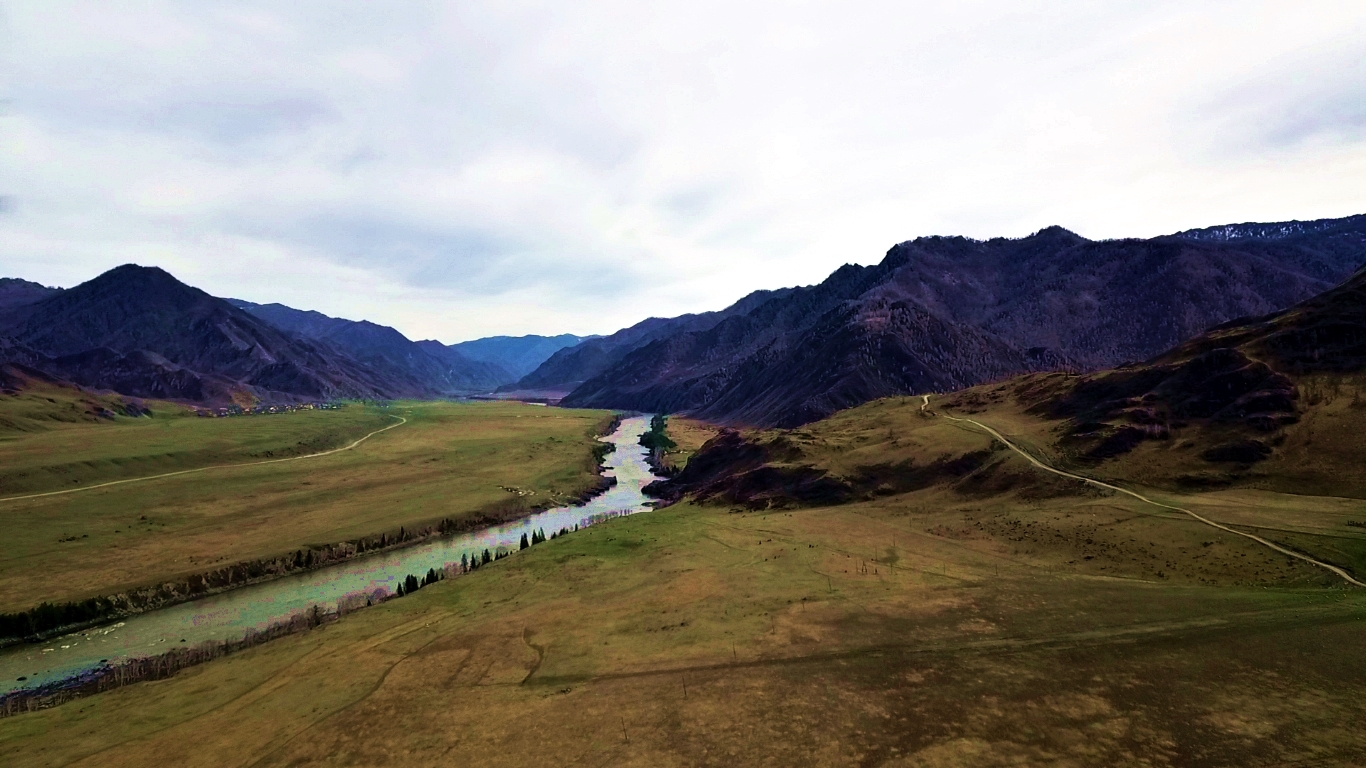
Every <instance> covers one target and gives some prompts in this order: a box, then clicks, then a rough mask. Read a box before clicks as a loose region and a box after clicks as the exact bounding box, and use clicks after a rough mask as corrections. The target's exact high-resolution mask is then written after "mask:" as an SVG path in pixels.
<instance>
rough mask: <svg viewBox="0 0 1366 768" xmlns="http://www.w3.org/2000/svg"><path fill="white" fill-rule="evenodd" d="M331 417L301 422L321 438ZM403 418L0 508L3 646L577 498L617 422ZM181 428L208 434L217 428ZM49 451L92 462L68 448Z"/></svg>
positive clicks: (480, 415) (149, 442)
mask: <svg viewBox="0 0 1366 768" xmlns="http://www.w3.org/2000/svg"><path fill="white" fill-rule="evenodd" d="M343 414H345V412H340V413H338V414H323V413H316V414H307V415H308V416H309V418H311V419H314V420H315V421H318V424H317V425H316V426H317V428H319V429H330V428H333V425H332V421H331V420H332V419H333V418H334V417H336V418H343ZM405 415H406V417H407V418H408V419H409V420H410V422H411V423H409V424H406V425H404V426H402V427H401V428H399V429H397V430H393V431H389V432H385V433H383V434H382V435H380V436H376V437H374V438H372V439H370V440H368V441H366V442H365V443H364V444H363V445H361V446H360V447H359V448H357V449H356V450H354V451H346V452H343V453H340V454H334V455H331V456H327V457H325V458H320V459H316V460H313V461H309V462H289V463H283V464H273V465H272V464H267V465H264V466H243V467H241V468H237V467H226V468H222V469H218V470H215V471H214V472H213V473H212V475H205V474H201V475H197V476H196V475H188V476H187V475H180V476H174V477H168V478H165V479H157V480H153V481H148V482H143V483H134V484H131V485H116V486H113V487H111V488H100V489H91V490H90V491H88V492H86V493H76V494H72V495H66V496H55V497H44V498H36V499H31V500H24V501H17V502H11V503H9V504H8V505H6V509H5V512H6V515H7V529H8V530H7V538H8V542H7V547H6V549H5V551H4V552H3V553H0V606H4V607H5V608H8V610H7V611H0V647H3V646H4V645H8V644H13V643H15V642H22V641H23V640H25V639H27V640H34V639H40V638H42V637H49V636H52V635H54V634H59V633H61V632H65V631H71V630H73V629H76V628H79V627H82V626H91V625H93V624H96V623H100V622H106V621H110V620H114V619H116V618H119V617H126V616H131V615H136V614H138V613H141V612H145V611H148V610H156V609H158V608H162V607H166V606H168V605H174V604H176V603H179V602H184V601H185V600H192V599H198V598H201V597H204V596H207V595H213V594H219V593H221V592H223V591H225V590H231V589H237V588H241V587H244V586H250V585H252V584H257V583H260V582H262V581H268V580H270V579H274V578H280V577H282V576H286V575H289V574H293V573H301V572H307V571H309V570H314V569H317V568H322V567H327V566H329V565H333V564H336V563H339V562H345V561H347V560H350V559H353V558H355V557H358V556H362V555H370V554H373V553H379V552H386V551H391V550H394V549H396V548H402V547H407V546H414V545H420V544H422V543H423V542H425V541H428V540H431V539H432V538H434V537H437V536H441V535H451V534H457V533H460V532H465V531H469V530H473V529H475V528H478V527H483V526H487V525H493V524H498V523H503V522H507V521H509V520H513V519H516V518H518V517H520V516H525V515H528V514H534V513H535V512H537V511H539V510H543V509H547V508H551V507H553V506H557V505H561V504H566V503H582V502H584V501H586V500H588V499H591V498H593V497H594V496H595V495H597V494H600V493H602V492H603V491H604V490H606V489H607V487H608V486H607V485H605V481H604V480H603V479H602V474H601V467H602V454H601V449H600V448H599V446H601V445H602V444H601V442H599V441H597V440H596V439H595V438H597V437H601V436H602V435H603V434H605V433H607V432H608V431H610V430H611V429H613V428H614V427H615V420H614V418H613V417H612V416H611V415H610V414H605V413H592V412H571V411H561V410H559V409H545V408H532V407H527V406H518V405H511V404H480V405H470V404H447V403H413V404H411V406H410V407H409V408H408V410H406V411H405ZM354 416H355V414H350V415H345V416H344V418H347V419H351V418H353V417H354ZM265 421H270V420H265ZM285 421H289V420H285ZM181 422H183V423H189V424H191V425H192V426H199V425H204V428H205V429H206V430H208V431H207V432H206V434H207V435H211V436H212V435H218V433H219V432H221V427H222V422H220V421H219V420H210V419H204V420H200V419H182V420H181ZM280 423H283V422H280ZM259 425H260V422H258V424H257V425H256V426H252V425H248V426H251V428H250V429H245V428H244V429H243V430H239V432H241V437H240V439H241V440H242V441H243V442H246V443H247V444H248V449H249V448H250V447H254V446H256V445H259V444H260V441H261V440H278V439H277V438H276V436H275V430H274V429H273V428H270V429H266V431H265V432H261V429H263V428H261V427H259ZM103 426H104V425H93V426H91V427H89V428H88V429H90V430H92V431H95V432H99V430H100V429H102V428H103ZM286 434H288V435H290V436H291V437H292V438H294V439H296V440H303V441H308V440H313V439H315V438H316V437H317V436H316V435H315V436H314V437H309V436H308V435H307V434H305V433H302V432H297V431H295V432H288V431H287V432H286ZM128 437H129V440H128V441H127V442H128V444H127V445H126V446H125V447H123V448H122V449H121V450H123V451H124V453H125V454H127V455H129V456H136V455H139V454H140V453H146V452H147V451H149V450H160V449H162V447H163V446H162V445H160V444H157V443H156V442H155V438H147V437H145V436H144V435H143V433H142V432H137V433H136V434H133V433H130V434H129V435H128ZM135 437H136V438H138V439H137V440H133V439H132V438H135ZM95 438H99V440H104V441H106V442H107V440H108V437H107V436H104V435H103V433H102V432H101V433H99V434H96V435H93V436H92V439H95ZM220 439H221V436H220ZM67 442H70V440H67ZM179 442H180V444H182V445H183V447H186V448H187V449H188V448H191V447H192V446H189V445H188V444H187V443H186V438H181V439H180V440H179ZM267 444H268V445H272V448H271V449H270V450H271V451H277V450H278V445H277V444H276V443H270V442H268V443H267ZM43 445H44V446H46V443H44V444H43ZM100 445H104V443H100ZM46 447H47V448H54V447H53V446H46ZM10 450H11V452H13V451H14V449H13V447H12V446H11V448H10ZM35 450H36V449H35ZM101 450H105V449H104V448H101ZM54 451H55V448H54ZM53 455H54V456H58V455H60V456H61V460H62V461H64V462H67V463H70V462H72V461H84V460H93V459H92V458H91V457H90V456H87V455H85V454H83V453H81V452H80V450H79V448H78V447H70V448H69V449H68V448H63V449H62V450H61V451H55V452H54V453H53ZM110 460H111V461H113V460H117V461H122V460H123V459H121V458H115V459H110ZM135 466H140V465H135ZM508 488H514V489H517V490H516V491H515V492H511V493H510V492H509V491H508V490H506V489H508ZM338 534H340V535H338ZM54 540H55V541H56V546H54V545H53V542H54Z"/></svg>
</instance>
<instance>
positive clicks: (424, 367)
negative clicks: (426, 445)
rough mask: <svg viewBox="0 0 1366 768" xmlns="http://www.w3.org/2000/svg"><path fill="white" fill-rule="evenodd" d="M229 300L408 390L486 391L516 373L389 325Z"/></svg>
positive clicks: (442, 391)
mask: <svg viewBox="0 0 1366 768" xmlns="http://www.w3.org/2000/svg"><path fill="white" fill-rule="evenodd" d="M229 302H231V303H232V304H233V305H234V306H236V307H238V308H239V309H242V310H245V311H246V312H249V313H251V314H252V315H254V316H256V317H257V318H260V319H261V320H264V321H266V322H267V323H269V324H271V325H272V326H274V327H276V328H278V329H280V330H282V331H286V332H287V333H290V334H294V335H296V336H299V337H301V338H303V339H307V340H310V341H313V342H315V343H318V344H321V345H323V346H325V347H328V348H330V349H332V350H335V351H337V352H340V353H342V354H344V355H346V356H347V357H350V358H351V359H352V360H356V361H358V362H360V363H362V364H364V365H365V366H366V367H368V368H369V369H371V370H372V371H374V372H376V373H377V374H379V375H380V376H382V377H383V378H385V379H386V380H388V381H390V382H392V383H393V384H394V385H397V386H399V387H401V388H402V389H404V391H411V392H433V393H440V394H455V393H465V392H487V391H490V390H492V389H493V388H495V387H497V386H499V385H501V384H506V383H508V382H510V381H512V380H513V379H515V378H516V376H514V375H513V374H512V373H510V372H509V371H507V370H506V369H505V368H503V367H502V366H500V365H498V364H497V363H492V362H487V361H480V360H473V359H470V358H468V357H466V356H464V355H462V354H461V353H460V352H459V351H457V350H453V349H451V348H449V347H446V346H445V345H443V344H441V343H440V342H436V341H422V342H415V341H412V340H410V339H409V338H408V337H406V336H404V335H403V334H402V333H400V332H399V331H397V330H396V329H394V328H390V327H389V326H387V325H379V324H377V323H372V322H369V321H367V320H344V319H341V318H336V317H329V316H327V315H324V314H323V313H321V312H315V311H311V310H310V311H305V310H299V309H294V308H292V307H287V306H285V305H283V304H253V303H252V302H249V301H242V300H241V299H229Z"/></svg>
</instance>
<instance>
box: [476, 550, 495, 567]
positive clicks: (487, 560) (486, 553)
mask: <svg viewBox="0 0 1366 768" xmlns="http://www.w3.org/2000/svg"><path fill="white" fill-rule="evenodd" d="M491 562H493V555H491V554H489V551H488V550H487V549H486V550H484V556H483V557H482V558H481V562H480V563H479V564H480V565H488V564H489V563H491Z"/></svg>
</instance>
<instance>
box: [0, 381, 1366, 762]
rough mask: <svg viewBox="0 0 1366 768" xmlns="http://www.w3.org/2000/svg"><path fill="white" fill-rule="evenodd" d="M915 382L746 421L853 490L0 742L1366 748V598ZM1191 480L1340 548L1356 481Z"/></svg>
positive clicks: (483, 756) (191, 753) (658, 530)
mask: <svg viewBox="0 0 1366 768" xmlns="http://www.w3.org/2000/svg"><path fill="white" fill-rule="evenodd" d="M918 406H919V399H915V400H910V399H907V400H905V401H901V400H887V401H880V402H877V403H871V404H868V405H866V406H863V407H861V408H858V409H854V410H851V411H847V412H844V413H842V414H840V415H838V416H836V417H834V418H832V419H829V420H827V421H824V422H820V423H817V424H813V425H809V426H808V427H805V428H803V429H801V430H798V431H796V432H793V433H766V434H762V435H758V436H756V439H758V440H760V441H767V443H768V444H770V445H775V451H776V450H777V449H778V448H784V445H783V444H775V443H774V441H777V440H779V439H780V438H781V440H782V441H786V443H789V444H788V445H786V447H785V448H784V450H785V455H786V456H787V457H788V460H789V461H793V462H795V461H805V462H807V463H808V464H810V465H815V466H820V467H824V468H827V469H829V470H830V471H831V472H832V473H838V474H840V475H841V476H844V477H847V478H849V479H851V480H853V479H857V478H864V479H865V480H866V479H867V478H868V477H873V478H874V479H875V480H877V482H873V483H872V484H871V485H868V484H867V483H864V484H862V485H860V486H859V487H860V488H865V487H866V488H868V491H867V493H866V496H864V497H862V498H860V499H857V500H855V501H853V502H852V503H849V504H844V505H841V506H836V507H825V508H795V509H788V510H770V511H737V510H736V509H734V508H732V507H730V506H729V505H713V506H698V505H694V504H691V503H684V504H680V505H676V506H673V507H670V508H667V509H664V510H659V511H656V512H651V513H647V514H643V515H638V516H635V517H632V518H626V519H622V520H617V521H613V522H611V523H608V524H605V525H602V526H598V527H594V528H591V529H587V530H585V531H581V532H578V533H575V534H572V535H570V536H566V537H563V538H558V539H555V540H552V541H550V542H547V543H545V544H541V545H538V546H536V547H534V548H532V549H530V550H528V551H525V552H522V553H518V554H516V555H515V556H514V557H511V558H508V559H506V560H503V561H499V562H498V563H496V564H494V565H492V566H490V567H488V568H485V569H483V570H480V571H478V572H476V573H474V574H472V575H468V576H462V577H459V578H456V579H451V580H448V581H444V582H441V583H439V584H437V585H434V586H431V587H428V588H426V589H423V590H421V591H420V592H418V593H416V594H414V595H411V596H409V597H405V598H403V599H401V600H397V601H393V602H390V603H385V604H384V605H382V606H379V607H376V608H372V609H367V610H363V611H360V612H358V613H355V614H352V615H349V616H347V617H345V618H343V619H342V620H340V621H339V622H337V623H335V624H331V625H327V626H325V627H324V628H322V629H320V630H315V631H313V632H310V633H306V634H303V635H297V636H293V637H289V638H286V639H283V640H280V641H277V642H274V643H271V644H268V645H266V646H263V647H259V648H256V649H253V650H250V651H246V652H243V653H241V654H238V655H236V656H232V657H229V658H227V659H225V660H221V661H216V662H213V663H210V664H207V665H204V666H201V667H197V668H193V669H190V670H188V671H186V672H182V673H181V674H180V675H179V676H177V677H176V678H174V679H171V680H168V681H164V682H160V683H154V684H139V685H135V686H131V687H128V688H124V689H119V690H115V691H113V692H111V693H107V694H101V695H98V696H95V697H92V698H88V699H82V700H78V701H75V702H72V703H69V704H66V705H63V706H60V707H57V708H55V709H52V710H48V711H43V712H39V713H34V714H28V715H22V716H18V717H15V718H10V719H6V720H3V721H0V761H3V762H4V763H5V764H6V765H15V766H27V765H66V764H72V763H75V762H81V761H84V762H83V763H82V764H90V765H96V764H98V765H101V766H120V765H129V766H132V765H137V766H142V765H157V764H161V765H214V766H218V765H242V766H245V765H261V766H272V765H280V766H283V765H290V766H305V765H404V766H427V765H431V766H436V765H452V764H454V765H460V764H466V763H478V764H480V765H552V764H553V765H603V764H610V765H641V766H658V765H727V766H728V765H783V766H787V765H849V766H854V765H860V766H862V765H886V766H930V765H943V766H996V765H1026V764H1057V765H1105V766H1110V765H1130V764H1151V765H1164V764H1165V765H1251V764H1287V763H1289V764H1295V763H1297V762H1306V763H1308V764H1325V765H1336V764H1351V763H1352V762H1353V761H1360V760H1361V759H1363V757H1366V734H1363V732H1362V731H1361V730H1360V728H1358V727H1357V723H1359V722H1360V721H1361V719H1362V718H1363V717H1366V705H1364V704H1363V703H1362V702H1363V701H1366V666H1364V665H1362V664H1361V663H1360V659H1361V658H1362V657H1363V653H1366V633H1363V632H1362V631H1361V628H1362V627H1363V626H1366V595H1363V594H1362V593H1361V592H1359V591H1355V590H1350V591H1349V590H1344V589H1342V588H1341V585H1340V583H1338V582H1335V581H1334V579H1332V578H1331V577H1329V576H1326V575H1325V574H1324V573H1322V572H1320V571H1317V570H1315V569H1313V568H1311V567H1308V566H1306V565H1304V564H1302V563H1298V562H1296V561H1293V560H1290V559H1289V558H1286V557H1284V556H1281V555H1277V554H1276V553H1274V552H1270V551H1268V550H1266V549H1265V548H1262V547H1259V546H1258V545H1256V544H1255V543H1252V542H1249V541H1247V540H1245V539H1240V538H1239V537H1236V536H1231V535H1228V534H1221V533H1220V532H1218V531H1212V530H1211V529H1208V528H1206V527H1203V526H1201V525H1199V524H1198V523H1196V522H1194V521H1192V520H1190V519H1189V518H1181V517H1178V516H1175V515H1170V514H1166V513H1163V512H1160V511H1156V510H1153V509H1151V508H1144V505H1142V504H1141V503H1139V502H1137V501H1136V500H1133V499H1129V498H1126V497H1116V496H1111V495H1106V494H1102V493H1100V492H1091V491H1088V490H1087V489H1086V488H1085V487H1081V486H1078V485H1075V484H1071V483H1066V482H1063V481H1056V482H1055V481H1053V480H1050V479H1048V478H1042V479H1041V478H1039V477H1038V476H1037V475H1036V474H1035V473H1034V471H1033V470H1031V469H1029V467H1028V466H1027V465H1026V464H1025V463H1024V462H1023V461H1021V460H1019V459H1017V458H1014V457H1012V456H1011V455H1010V454H1009V453H1007V452H1005V451H1004V450H1001V449H1000V447H999V446H993V445H992V441H991V440H990V439H988V438H987V437H986V436H984V435H982V434H979V433H977V432H975V431H973V430H972V429H969V428H965V427H962V426H956V425H953V424H951V423H949V422H948V421H947V420H945V419H943V418H939V417H934V416H931V415H925V414H922V413H921V412H920V411H919V407H918ZM979 416H980V418H982V419H984V420H985V419H987V418H988V416H989V414H986V413H982V414H979ZM792 445H796V446H799V448H798V450H793V449H792V447H791V446H792ZM799 453H800V456H801V458H798V454H799ZM964 455H973V456H976V457H978V458H980V459H981V462H980V463H979V464H977V465H976V467H975V469H973V470H972V471H970V472H968V473H966V474H962V475H947V476H940V475H934V473H930V475H933V476H932V477H931V480H932V482H930V483H929V484H927V485H924V486H923V487H919V488H917V489H915V490H909V491H902V490H898V489H897V487H895V486H896V484H897V482H899V481H897V479H896V477H895V476H893V475H882V474H878V472H879V471H880V470H879V468H880V467H886V466H892V467H900V468H901V469H902V470H903V471H905V472H908V473H910V474H911V475H913V476H914V477H915V478H917V480H916V482H917V483H918V482H919V481H920V480H923V479H925V477H927V476H929V475H925V474H918V475H917V474H915V473H914V471H913V470H914V469H915V468H917V467H928V466H933V465H935V463H936V462H937V461H939V462H941V464H940V466H943V463H942V461H941V460H943V461H948V460H952V459H954V458H956V457H961V456H964ZM870 473H871V474H870ZM884 480H885V483H884V482H883V481H884ZM883 484H885V485H886V487H881V486H882V485H883ZM1239 494H1241V495H1239ZM1191 498H1192V499H1195V500H1196V501H1198V502H1199V503H1203V504H1205V505H1206V506H1207V507H1209V508H1210V511H1211V514H1215V512H1214V511H1213V510H1214V508H1216V507H1217V508H1220V509H1223V510H1224V513H1226V514H1227V515H1228V516H1229V517H1230V521H1233V519H1234V518H1237V520H1241V521H1243V522H1248V521H1249V519H1250V518H1251V522H1252V524H1263V523H1264V520H1263V516H1271V517H1274V518H1275V519H1276V520H1278V521H1279V524H1282V525H1284V526H1286V527H1288V528H1293V530H1294V531H1295V532H1296V533H1295V535H1297V536H1302V537H1304V539H1305V540H1306V541H1311V542H1312V541H1318V542H1320V545H1321V542H1322V541H1324V540H1330V539H1331V540H1333V541H1338V540H1340V539H1341V540H1346V539H1342V538H1341V537H1347V538H1350V537H1351V536H1353V535H1354V532H1355V531H1357V530H1359V529H1356V528H1353V527H1351V526H1347V525H1346V522H1347V521H1348V519H1349V518H1351V517H1352V516H1353V514H1354V513H1353V512H1352V507H1350V503H1351V502H1350V500H1348V501H1343V500H1341V499H1331V498H1299V497H1290V496H1287V495H1285V494H1268V493H1266V492H1263V491H1257V490H1255V489H1252V490H1248V489H1244V490H1239V491H1236V492H1235V491H1225V492H1220V493H1218V494H1208V495H1201V496H1198V497H1196V496H1192V497H1191ZM1249 516H1250V517H1249ZM1257 521H1262V522H1257Z"/></svg>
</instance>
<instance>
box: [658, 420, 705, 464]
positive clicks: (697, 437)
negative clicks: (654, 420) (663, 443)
mask: <svg viewBox="0 0 1366 768" xmlns="http://www.w3.org/2000/svg"><path fill="white" fill-rule="evenodd" d="M665 432H667V433H668V435H669V439H670V440H673V441H674V443H675V444H676V445H677V448H675V449H674V450H672V451H669V452H668V453H665V454H664V465H665V466H667V467H670V468H673V469H682V468H683V467H685V466H687V464H688V459H689V458H691V457H692V455H693V454H694V453H696V452H697V449H698V448H701V447H702V445H703V443H706V442H707V441H708V440H710V439H712V438H713V437H715V436H716V432H717V427H715V426H713V425H711V424H708V423H706V422H705V421H698V420H696V419H689V418H687V417H685V416H670V417H669V420H668V422H667V426H666V427H665Z"/></svg>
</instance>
